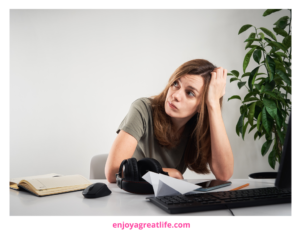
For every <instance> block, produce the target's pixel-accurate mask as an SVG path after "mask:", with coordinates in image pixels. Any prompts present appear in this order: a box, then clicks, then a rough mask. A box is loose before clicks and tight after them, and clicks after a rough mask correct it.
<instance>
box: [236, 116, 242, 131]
mask: <svg viewBox="0 0 300 234" xmlns="http://www.w3.org/2000/svg"><path fill="white" fill-rule="evenodd" d="M243 125H244V115H243V114H242V115H241V116H240V118H239V121H238V122H237V125H236V133H237V135H238V136H239V133H243Z"/></svg>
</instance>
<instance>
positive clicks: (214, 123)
mask: <svg viewBox="0 0 300 234" xmlns="http://www.w3.org/2000/svg"><path fill="white" fill-rule="evenodd" d="M226 77H227V70H226V69H223V68H222V67H220V68H217V69H215V72H212V78H211V82H210V87H209V91H208V99H207V109H208V114H209V123H210V136H211V153H212V155H211V159H210V161H209V166H210V169H211V171H212V172H213V174H214V175H215V176H216V178H217V179H219V180H224V181H226V180H228V179H229V178H230V177H231V176H232V174H233V164H234V160H233V154H232V150H231V146H230V142H229V139H228V136H227V133H226V129H225V126H224V122H223V118H222V113H221V107H220V102H219V100H220V98H221V97H222V96H223V95H224V94H225V86H226Z"/></svg>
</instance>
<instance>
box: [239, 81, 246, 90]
mask: <svg viewBox="0 0 300 234" xmlns="http://www.w3.org/2000/svg"><path fill="white" fill-rule="evenodd" d="M245 84H246V82H239V83H238V87H239V89H241V88H242V87H243V86H244V85H245Z"/></svg>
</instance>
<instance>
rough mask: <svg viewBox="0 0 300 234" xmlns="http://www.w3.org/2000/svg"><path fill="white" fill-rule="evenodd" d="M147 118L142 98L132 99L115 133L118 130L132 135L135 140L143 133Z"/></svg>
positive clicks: (146, 110)
mask: <svg viewBox="0 0 300 234" xmlns="http://www.w3.org/2000/svg"><path fill="white" fill-rule="evenodd" d="M148 119H149V110H148V108H147V105H146V103H145V102H144V101H143V99H137V100H136V101H134V102H133V103H132V104H131V106H130V108H129V111H128V113H127V115H126V116H125V118H124V119H123V121H122V122H121V124H120V125H119V127H118V130H117V133H119V132H120V130H123V131H125V132H127V133H128V134H130V135H132V136H133V137H134V138H135V139H136V140H137V141H139V140H140V139H141V137H142V136H143V135H144V134H145V131H146V126H147V123H148Z"/></svg>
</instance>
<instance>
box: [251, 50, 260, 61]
mask: <svg viewBox="0 0 300 234" xmlns="http://www.w3.org/2000/svg"><path fill="white" fill-rule="evenodd" d="M253 59H254V61H255V62H257V63H258V64H259V61H260V59H261V50H255V51H254V53H253Z"/></svg>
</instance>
